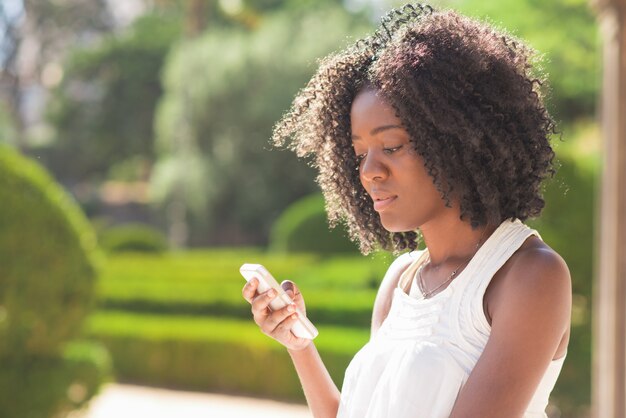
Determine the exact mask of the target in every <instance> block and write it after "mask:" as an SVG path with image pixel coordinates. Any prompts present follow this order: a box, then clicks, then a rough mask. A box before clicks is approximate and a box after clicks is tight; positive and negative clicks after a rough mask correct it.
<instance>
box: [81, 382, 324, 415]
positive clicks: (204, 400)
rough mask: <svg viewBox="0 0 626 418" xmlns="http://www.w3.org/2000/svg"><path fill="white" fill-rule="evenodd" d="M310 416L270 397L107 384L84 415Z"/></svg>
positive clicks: (301, 408)
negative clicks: (268, 398)
mask: <svg viewBox="0 0 626 418" xmlns="http://www.w3.org/2000/svg"><path fill="white" fill-rule="evenodd" d="M113 417H115V418H131V417H132V418H136V417H150V418H179V417H184V418H244V417H245V418H249V417H255V418H312V415H311V413H310V412H309V410H308V408H307V407H306V406H302V405H294V404H286V403H281V402H276V401H271V400H264V399H255V398H246V397H240V396H229V395H219V394H210V393H200V392H183V391H175V390H169V389H158V388H151V387H143V386H134V385H125V384H124V385H123V384H117V383H113V384H108V385H105V386H104V387H103V388H102V390H101V392H100V394H99V395H98V396H96V397H95V398H94V399H93V400H92V401H91V404H90V407H89V409H88V411H87V413H86V416H85V418H113Z"/></svg>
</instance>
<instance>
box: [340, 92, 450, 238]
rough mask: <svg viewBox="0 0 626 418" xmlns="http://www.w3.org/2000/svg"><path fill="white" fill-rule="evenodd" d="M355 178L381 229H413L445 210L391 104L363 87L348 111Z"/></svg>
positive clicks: (394, 230) (401, 230)
mask: <svg viewBox="0 0 626 418" xmlns="http://www.w3.org/2000/svg"><path fill="white" fill-rule="evenodd" d="M350 118H351V125H352V143H353V145H354V152H355V153H356V155H357V158H358V159H359V160H360V163H359V177H360V179H361V183H362V184H363V187H364V188H365V190H366V191H367V193H368V194H369V196H370V197H371V198H372V200H373V202H374V209H375V210H376V211H377V212H378V213H379V215H380V219H381V222H382V224H383V226H384V227H385V229H387V230H388V231H391V232H405V231H414V230H416V229H417V228H419V227H421V226H422V225H423V224H424V223H426V222H428V220H430V219H432V218H433V217H435V216H436V215H437V214H438V213H439V212H441V211H443V210H445V202H444V200H443V199H442V197H441V194H440V193H439V192H438V191H437V189H436V188H435V185H434V184H433V179H432V177H431V176H429V175H428V173H427V172H426V170H425V168H424V163H423V160H422V158H421V157H420V156H419V155H418V154H417V152H415V150H414V149H413V147H412V144H411V143H410V141H409V134H408V133H407V132H406V131H405V130H404V128H403V127H402V122H401V121H400V119H399V118H398V117H397V116H396V114H395V111H394V109H393V108H392V107H391V106H390V105H389V104H387V103H386V102H385V101H384V100H383V99H382V98H381V97H379V96H378V95H377V94H376V91H375V90H372V89H365V90H362V91H361V92H360V93H359V94H358V95H357V96H356V98H355V100H354V102H353V103H352V109H351V112H350Z"/></svg>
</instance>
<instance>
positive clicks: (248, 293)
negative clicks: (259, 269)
mask: <svg viewBox="0 0 626 418" xmlns="http://www.w3.org/2000/svg"><path fill="white" fill-rule="evenodd" d="M258 287H259V281H258V280H257V279H256V278H252V279H251V280H250V281H249V282H247V283H246V284H245V285H244V286H243V289H241V294H242V296H243V298H244V299H245V300H246V301H247V302H248V303H252V299H253V298H254V295H255V293H256V290H257V288H258Z"/></svg>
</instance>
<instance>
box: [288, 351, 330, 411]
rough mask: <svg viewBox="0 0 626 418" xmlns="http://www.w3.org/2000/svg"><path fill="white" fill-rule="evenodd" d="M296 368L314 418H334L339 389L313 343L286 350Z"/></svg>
mask: <svg viewBox="0 0 626 418" xmlns="http://www.w3.org/2000/svg"><path fill="white" fill-rule="evenodd" d="M287 351H288V352H289V355H290V356H291V360H292V361H293V364H294V366H295V368H296V372H297V373H298V377H299V378H300V382H301V383H302V389H303V390H304V396H305V397H306V401H307V403H308V404H309V408H310V409H311V412H312V413H313V416H314V417H315V418H335V417H336V416H337V410H338V409H339V397H340V393H339V389H337V386H336V385H335V383H334V382H333V380H332V379H331V377H330V374H329V373H328V370H327V369H326V366H325V365H324V362H323V361H322V359H321V358H320V355H319V353H318V352H317V348H316V347H315V344H314V343H313V342H312V341H311V343H310V344H309V345H308V346H306V347H305V348H304V349H302V350H287Z"/></svg>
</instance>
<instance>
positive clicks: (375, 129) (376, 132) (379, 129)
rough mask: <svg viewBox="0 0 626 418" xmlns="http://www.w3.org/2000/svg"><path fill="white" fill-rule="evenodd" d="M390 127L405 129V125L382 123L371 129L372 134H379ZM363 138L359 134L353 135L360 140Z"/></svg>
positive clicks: (353, 137) (354, 138) (353, 138)
mask: <svg viewBox="0 0 626 418" xmlns="http://www.w3.org/2000/svg"><path fill="white" fill-rule="evenodd" d="M390 129H404V126H401V125H382V126H378V127H376V128H374V129H372V130H371V131H370V135H372V136H374V135H378V134H379V133H381V132H384V131H388V130H390ZM358 139H361V137H359V136H357V135H352V140H353V141H354V140H358Z"/></svg>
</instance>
